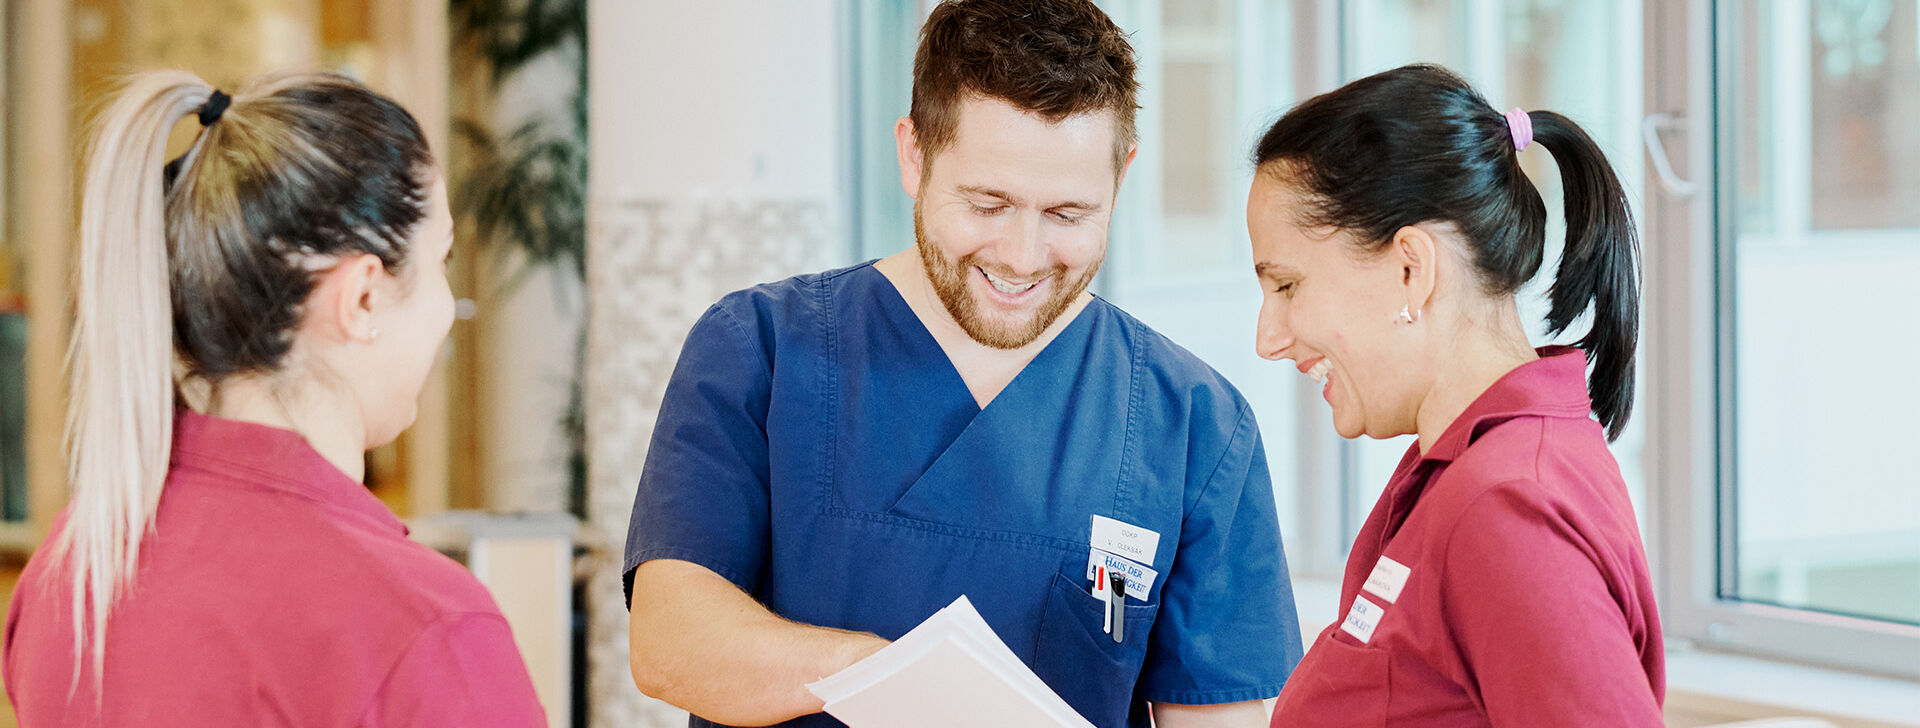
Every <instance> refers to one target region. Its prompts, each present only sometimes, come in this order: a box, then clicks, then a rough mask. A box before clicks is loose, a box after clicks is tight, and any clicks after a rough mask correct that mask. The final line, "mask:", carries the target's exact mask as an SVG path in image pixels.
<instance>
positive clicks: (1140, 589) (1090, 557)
mask: <svg viewBox="0 0 1920 728" xmlns="http://www.w3.org/2000/svg"><path fill="white" fill-rule="evenodd" d="M1103 568H1104V569H1106V570H1107V571H1108V572H1109V573H1113V574H1119V575H1121V576H1124V577H1127V597H1128V598H1130V599H1138V600H1140V601H1146V599H1147V590H1149V589H1152V588H1153V580H1154V579H1158V578H1160V572H1157V571H1154V570H1152V569H1149V568H1147V567H1145V566H1141V565H1139V564H1136V563H1134V562H1133V561H1131V560H1128V559H1125V558H1122V557H1120V556H1118V555H1115V554H1110V553H1107V552H1105V551H1101V550H1100V549H1091V550H1090V551H1088V553H1087V578H1089V579H1094V578H1095V577H1100V579H1096V580H1095V581H1096V583H1097V582H1098V581H1100V580H1104V579H1105V577H1102V576H1100V573H1099V571H1100V569H1103Z"/></svg>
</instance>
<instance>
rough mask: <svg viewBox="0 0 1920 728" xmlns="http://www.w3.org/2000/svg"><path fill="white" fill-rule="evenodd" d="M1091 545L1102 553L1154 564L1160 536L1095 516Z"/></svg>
mask: <svg viewBox="0 0 1920 728" xmlns="http://www.w3.org/2000/svg"><path fill="white" fill-rule="evenodd" d="M1091 543H1092V544H1093V547H1094V548H1097V549H1100V550H1101V551H1105V552H1107V553H1110V554H1119V555H1121V556H1124V557H1127V558H1129V559H1133V560H1134V561H1138V562H1140V563H1142V564H1152V563H1153V556H1154V554H1155V553H1157V552H1158V551H1159V550H1160V534H1158V533H1155V532H1153V531H1149V530H1147V529H1144V528H1141V527H1139V526H1135V525H1133V524H1130V523H1122V522H1120V521H1116V520H1113V519H1111V518H1108V517H1106V516H1094V517H1093V537H1092V540H1091Z"/></svg>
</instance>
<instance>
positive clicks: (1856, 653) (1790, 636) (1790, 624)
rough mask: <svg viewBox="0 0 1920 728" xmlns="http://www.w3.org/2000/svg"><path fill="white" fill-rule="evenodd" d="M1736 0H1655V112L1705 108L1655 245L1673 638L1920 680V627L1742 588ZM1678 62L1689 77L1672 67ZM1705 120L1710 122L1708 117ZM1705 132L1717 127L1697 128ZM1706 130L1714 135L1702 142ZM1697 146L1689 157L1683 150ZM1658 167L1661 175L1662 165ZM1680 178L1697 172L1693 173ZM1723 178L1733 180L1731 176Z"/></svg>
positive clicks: (1651, 433) (1662, 560) (1665, 550)
mask: <svg viewBox="0 0 1920 728" xmlns="http://www.w3.org/2000/svg"><path fill="white" fill-rule="evenodd" d="M1733 5H1734V4H1733V3H1729V2H1724V1H1723V0H1689V2H1686V3H1648V4H1647V10H1646V28H1647V33H1648V37H1647V49H1648V61H1647V63H1646V74H1647V78H1646V88H1647V105H1646V107H1647V109H1648V112H1649V113H1650V114H1657V113H1662V112H1664V113H1667V114H1669V115H1673V116H1676V117H1679V116H1683V115H1685V114H1686V112H1687V110H1690V109H1691V110H1697V111H1698V113H1697V114H1694V115H1693V116H1692V117H1690V118H1689V119H1688V122H1687V123H1688V126H1687V127H1686V128H1684V129H1683V130H1682V133H1681V135H1680V137H1681V138H1680V139H1679V143H1671V142H1670V143H1668V144H1666V149H1667V150H1668V151H1669V152H1670V153H1674V154H1681V153H1684V154H1685V157H1684V158H1676V159H1674V160H1673V161H1674V163H1675V165H1674V166H1675V167H1676V168H1678V169H1682V170H1693V172H1692V176H1694V177H1695V178H1696V179H1697V181H1698V192H1697V193H1695V194H1693V195H1691V196H1681V195H1678V194H1675V193H1674V192H1672V191H1671V190H1670V189H1669V188H1666V187H1663V186H1662V185H1661V182H1660V181H1659V180H1658V179H1657V178H1654V176H1653V175H1652V174H1650V175H1649V179H1648V181H1647V189H1648V194H1647V203H1646V210H1645V214H1646V217H1647V231H1648V235H1647V237H1648V239H1649V240H1655V241H1661V243H1660V244H1658V245H1647V246H1643V255H1644V263H1645V271H1646V273H1645V275H1646V286H1645V290H1646V296H1645V300H1646V301H1647V302H1648V304H1649V305H1648V306H1647V308H1646V309H1645V311H1646V322H1645V333H1644V336H1645V339H1644V341H1643V351H1644V352H1645V354H1644V355H1643V356H1645V358H1646V360H1647V379H1648V397H1647V400H1646V401H1647V404H1648V407H1647V411H1646V416H1647V417H1648V418H1649V419H1648V438H1647V439H1648V442H1647V458H1646V462H1647V464H1648V469H1649V472H1648V473H1647V475H1648V480H1647V482H1648V493H1649V501H1650V502H1651V503H1655V504H1658V506H1659V507H1657V508H1650V509H1649V514H1648V515H1649V526H1650V528H1648V532H1649V534H1650V536H1652V538H1650V539H1649V540H1650V541H1651V542H1652V543H1650V544H1649V554H1651V555H1655V559H1654V561H1655V566H1656V567H1657V570H1656V578H1657V579H1659V580H1660V584H1661V586H1662V589H1661V591H1662V594H1661V595H1660V596H1661V599H1660V603H1661V606H1662V617H1663V622H1664V624H1665V629H1666V634H1667V636H1668V637H1669V638H1678V639H1682V640H1686V641H1689V642H1692V643H1694V644H1696V645H1699V646H1702V647H1707V648H1712V649H1717V650H1726V651H1732V652H1742V653H1751V654H1757V655H1762V656H1767V657H1773V658H1778V659H1786V660H1791V661H1796V662H1807V663H1815V664H1820V665H1826V666H1830V667H1837V668H1842V669H1848V670H1856V671H1863V672H1869V673H1878V674H1884V675H1889V676H1894V677H1899V678H1905V679H1914V678H1920V660H1916V659H1915V658H1914V657H1913V656H1914V655H1920V627H1917V626H1913V625H1906V624H1901V623H1897V622H1891V621H1885V620H1876V619H1869V618H1864V617H1853V616H1844V615H1837V614H1830V613H1826V612H1818V611H1812V610H1806V609H1797V608H1791V607H1783V606H1777V605H1771V604H1764V603H1756V602H1748V601H1743V600H1740V599H1738V598H1735V597H1732V596H1727V594H1729V593H1731V591H1732V589H1733V587H1734V583H1735V581H1734V578H1735V576H1736V574H1734V573H1733V570H1734V568H1735V566H1736V564H1735V563H1734V562H1733V559H1732V558H1731V555H1732V554H1733V553H1734V549H1735V547H1736V545H1737V541H1736V538H1737V530H1736V527H1735V523H1736V522H1735V520H1734V518H1735V515H1736V513H1735V502H1736V501H1735V498H1736V496H1737V490H1736V489H1737V481H1736V480H1734V476H1735V475H1736V473H1735V471H1734V469H1733V468H1734V465H1735V463H1734V460H1733V458H1734V456H1735V449H1734V446H1735V441H1734V437H1735V435H1736V434H1737V433H1736V431H1735V425H1736V424H1737V419H1736V415H1737V413H1736V412H1735V411H1734V407H1735V400H1734V394H1735V391H1734V385H1735V380H1734V374H1735V372H1734V370H1733V365H1734V361H1733V356H1732V352H1733V344H1734V341H1733V335H1734V326H1733V321H1734V320H1735V319H1734V317H1735V316H1736V315H1737V314H1738V312H1737V311H1735V310H1734V308H1733V303H1734V296H1733V273H1734V268H1733V265H1734V258H1733V237H1734V233H1735V231H1736V228H1735V225H1734V220H1733V214H1734V213H1733V210H1734V208H1733V202H1734V193H1735V185H1734V184H1733V183H1732V179H1733V177H1732V170H1733V169H1734V167H1733V164H1734V161H1735V160H1734V158H1733V155H1734V154H1735V152H1736V149H1735V145H1734V144H1733V143H1732V142H1733V136H1732V135H1733V133H1734V131H1735V129H1734V124H1733V122H1734V113H1735V111H1736V110H1735V108H1734V106H1733V103H1734V101H1735V99H1734V97H1733V94H1732V93H1731V90H1732V89H1733V87H1734V86H1733V84H1732V79H1730V78H1726V77H1724V76H1723V75H1722V74H1721V69H1726V68H1731V67H1732V65H1733V63H1734V62H1735V60H1736V56H1735V53H1736V51H1737V47H1736V46H1735V44H1734V43H1733V42H1730V36H1729V35H1728V34H1729V33H1730V32H1732V28H1733V27H1734V26H1733V25H1732V24H1731V19H1732V13H1733V12H1734V11H1735V10H1736V8H1735V7H1733ZM1675 69H1678V70H1680V71H1681V72H1679V73H1673V72H1670V71H1673V70H1675ZM1702 118H1704V122H1702V121H1701V119H1702ZM1694 129H1705V130H1707V131H1708V133H1707V134H1705V135H1701V134H1697V133H1688V132H1691V131H1692V130H1694ZM1702 137H1704V138H1702ZM1681 150H1684V152H1681ZM1649 171H1650V172H1651V171H1652V170H1649ZM1681 174H1683V175H1685V174H1688V173H1687V172H1684V171H1683V172H1682V173H1681ZM1723 181H1724V182H1725V183H1723Z"/></svg>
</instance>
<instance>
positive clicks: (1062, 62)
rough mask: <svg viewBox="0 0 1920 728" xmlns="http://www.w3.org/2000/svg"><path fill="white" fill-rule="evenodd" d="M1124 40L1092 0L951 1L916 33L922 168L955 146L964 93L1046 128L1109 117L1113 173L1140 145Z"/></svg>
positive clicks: (915, 115)
mask: <svg viewBox="0 0 1920 728" xmlns="http://www.w3.org/2000/svg"><path fill="white" fill-rule="evenodd" d="M1133 71H1134V63H1133V46H1132V45H1131V44H1129V43H1128V42H1127V34H1126V33H1124V32H1121V30H1120V28H1119V26H1116V25H1114V24H1113V20H1112V19H1111V18H1108V17H1107V14H1106V13H1104V12H1102V11H1101V10H1100V8H1099V7H1096V6H1095V5H1094V4H1093V0H947V1H946V2H942V3H940V5H939V7H936V8H934V9H933V14H932V15H931V16H929V17H928V18H927V24H926V25H925V26H923V27H922V28H921V29H920V50H919V52H918V53H916V54H915V55H914V58H913V110H912V111H911V112H909V114H910V116H911V117H912V119H913V128H914V134H915V137H916V140H917V142H918V144H919V146H920V154H921V155H922V157H921V158H922V159H924V160H925V164H923V166H922V169H928V170H930V169H932V166H933V165H932V162H933V157H934V155H935V154H937V153H939V152H940V150H942V149H945V148H946V147H947V145H949V144H952V143H953V137H954V133H955V129H956V128H957V127H958V126H959V122H960V118H959V117H960V104H961V102H962V101H964V100H966V98H967V97H968V96H970V95H971V96H979V97H984V98H992V99H999V100H1002V101H1005V102H1007V103H1009V104H1012V105H1013V106H1014V108H1017V109H1020V110H1022V111H1027V112H1030V113H1035V114H1039V115H1040V116H1041V117H1043V118H1045V119H1047V120H1048V121H1051V122H1058V121H1060V120H1061V119H1065V118H1067V117H1069V116H1072V115H1075V114H1080V113H1085V112H1091V111H1111V112H1113V119H1114V153H1113V163H1114V171H1115V173H1116V174H1117V173H1118V172H1119V171H1120V169H1121V167H1122V166H1123V165H1124V164H1125V163H1126V159H1127V151H1128V150H1129V149H1132V148H1133V145H1134V141H1135V139H1136V136H1135V133H1134V127H1133V112H1134V109H1136V108H1138V105H1137V104H1136V103H1135V96H1136V95H1137V93H1138V91H1139V88H1140V84H1139V83H1138V82H1136V81H1134V78H1133Z"/></svg>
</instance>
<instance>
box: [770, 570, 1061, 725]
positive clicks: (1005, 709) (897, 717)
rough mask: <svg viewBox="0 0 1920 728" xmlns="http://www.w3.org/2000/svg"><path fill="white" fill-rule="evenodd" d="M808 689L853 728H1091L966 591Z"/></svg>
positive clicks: (832, 713)
mask: <svg viewBox="0 0 1920 728" xmlns="http://www.w3.org/2000/svg"><path fill="white" fill-rule="evenodd" d="M807 689H808V690H810V691H812V692H813V694H814V695H816V696H819V697H820V699H821V700H823V701H825V702H826V704H827V706H826V711H827V713H828V714H829V715H832V716H833V717H835V718H838V719H840V721H841V722H844V723H846V724H847V725H848V726H851V727H852V728H885V727H890V726H903V725H911V726H923V727H925V728H971V727H972V726H982V725H990V726H994V727H995V728H1093V724H1092V723H1089V722H1087V720H1086V719H1085V718H1082V717H1080V715H1079V714H1078V713H1075V712H1074V711H1073V708H1071V707H1069V706H1068V705H1067V701H1066V700H1064V699H1062V698H1061V697H1060V696H1059V695H1057V694H1055V693H1054V692H1053V690H1052V689H1050V688H1048V687H1047V685H1046V683H1043V682H1041V681H1040V678H1039V676H1037V675H1034V674H1033V670H1031V669H1029V668H1028V667H1027V665H1026V663H1024V662H1021V661H1020V658H1019V657H1017V656H1015V655H1014V654H1013V650H1011V649H1009V648H1008V647H1007V645H1006V643H1005V642H1002V641H1001V640H1000V637H999V635H997V634H994V631H993V628H992V627H989V626H987V622H986V620H985V619H982V618H981V617H980V613H979V612H978V611H975V610H974V608H973V603H972V602H969V601H967V598H966V597H965V596H962V597H960V598H959V599H955V600H954V601H953V604H950V605H948V606H947V607H946V608H945V609H942V610H940V611H938V612H935V613H934V615H933V616H932V617H928V618H927V621H925V622H921V623H920V626H918V627H915V628H913V631H911V632H908V633H907V634H906V635H904V636H902V637H901V638H900V639H899V640H896V641H895V642H894V643H893V644H891V645H888V646H886V647H885V648H882V649H881V650H880V651H879V652H876V653H874V654H873V655H872V656H870V657H868V658H867V659H864V660H861V661H859V662H856V663H854V664H852V665H849V666H848V667H847V668H846V669H844V670H841V671H840V672H837V673H834V674H832V675H829V676H827V677H825V678H821V679H820V680H819V681H817V682H814V683H812V684H810V685H808V686H807Z"/></svg>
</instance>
